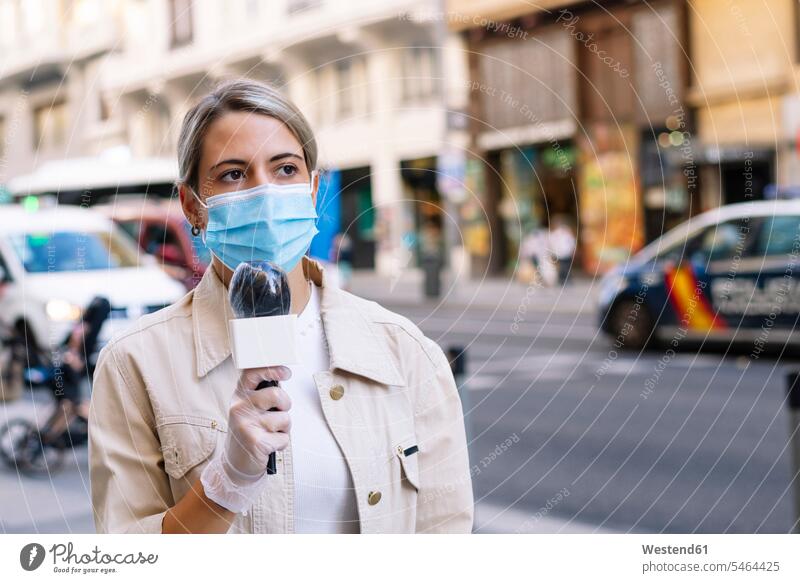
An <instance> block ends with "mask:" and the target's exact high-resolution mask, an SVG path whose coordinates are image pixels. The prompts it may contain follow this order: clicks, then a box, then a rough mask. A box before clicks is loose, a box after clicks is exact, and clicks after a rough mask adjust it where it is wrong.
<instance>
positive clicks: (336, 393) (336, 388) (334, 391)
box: [328, 385, 344, 401]
mask: <svg viewBox="0 0 800 583" xmlns="http://www.w3.org/2000/svg"><path fill="white" fill-rule="evenodd" d="M328 392H329V394H330V396H331V399H333V400H334V401H338V400H339V399H341V398H342V397H343V396H344V387H343V386H342V385H333V386H332V387H331V390H330V391H328Z"/></svg>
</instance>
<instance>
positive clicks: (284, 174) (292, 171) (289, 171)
mask: <svg viewBox="0 0 800 583" xmlns="http://www.w3.org/2000/svg"><path fill="white" fill-rule="evenodd" d="M297 172H298V169H297V166H295V165H294V164H284V165H283V166H280V167H278V176H280V177H281V178H290V177H292V176H295V175H297Z"/></svg>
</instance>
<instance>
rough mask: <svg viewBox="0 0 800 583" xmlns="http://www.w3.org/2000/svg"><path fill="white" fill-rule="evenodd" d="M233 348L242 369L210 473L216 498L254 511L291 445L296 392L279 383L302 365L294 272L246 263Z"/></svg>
mask: <svg viewBox="0 0 800 583" xmlns="http://www.w3.org/2000/svg"><path fill="white" fill-rule="evenodd" d="M229 296H230V301H231V307H232V308H233V312H234V315H235V316H236V319H234V320H231V321H230V322H229V324H230V332H231V342H232V352H233V357H234V362H235V364H236V366H237V368H239V369H241V373H240V375H239V380H238V382H237V386H236V390H235V391H234V394H233V399H232V401H231V405H230V409H229V411H228V435H227V437H226V440H225V446H224V448H223V449H222V454H221V455H220V456H219V457H218V458H215V459H214V460H212V462H211V463H209V464H208V465H207V466H206V468H205V469H204V470H203V475H202V476H201V480H202V483H203V487H204V490H205V493H206V496H208V497H209V498H210V499H211V500H213V501H214V502H216V503H217V504H219V505H220V506H223V507H225V508H228V509H229V510H231V511H233V512H242V511H244V510H245V509H247V508H248V507H249V506H250V505H251V504H252V502H253V501H254V500H255V498H256V497H257V496H258V495H259V493H260V492H261V490H262V489H263V479H264V477H265V476H267V475H270V474H275V473H276V471H277V468H276V463H275V452H276V451H280V450H282V449H284V448H286V447H287V446H288V445H289V429H290V427H291V420H290V418H289V413H288V411H289V408H290V407H291V400H290V398H289V395H288V394H287V393H286V392H285V391H284V390H283V389H282V388H281V387H280V385H279V382H280V381H283V380H287V379H288V378H289V377H290V376H291V371H290V370H289V369H288V367H286V366H284V365H286V364H295V363H296V362H297V354H296V347H295V320H296V316H290V315H289V310H290V306H291V297H290V294H289V285H288V281H287V279H286V274H285V272H283V271H282V270H280V269H279V268H277V267H275V266H274V265H273V264H271V263H268V262H255V263H242V264H240V265H239V266H238V267H237V268H236V271H235V272H234V275H233V278H232V279H231V283H230V286H229Z"/></svg>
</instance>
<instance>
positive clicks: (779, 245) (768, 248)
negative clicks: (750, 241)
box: [755, 216, 800, 257]
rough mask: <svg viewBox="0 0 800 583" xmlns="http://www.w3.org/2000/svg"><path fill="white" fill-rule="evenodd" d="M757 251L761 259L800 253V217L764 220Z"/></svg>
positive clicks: (778, 217) (779, 217) (774, 217)
mask: <svg viewBox="0 0 800 583" xmlns="http://www.w3.org/2000/svg"><path fill="white" fill-rule="evenodd" d="M755 251H756V254H757V255H758V256H759V257H763V256H768V257H769V256H779V255H791V254H792V253H795V254H797V253H800V216H773V217H767V218H766V219H764V222H763V224H762V227H761V230H760V231H759V233H758V242H757V243H756V248H755Z"/></svg>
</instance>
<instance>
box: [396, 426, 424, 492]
mask: <svg viewBox="0 0 800 583" xmlns="http://www.w3.org/2000/svg"><path fill="white" fill-rule="evenodd" d="M395 456H397V458H398V459H399V460H400V466H401V467H402V469H403V479H404V480H405V481H406V482H408V483H409V484H410V485H411V486H412V487H413V488H414V490H416V491H417V492H419V461H418V457H419V451H418V448H417V440H416V438H415V437H410V438H408V439H404V440H402V441H401V442H400V443H398V444H396V445H395Z"/></svg>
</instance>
